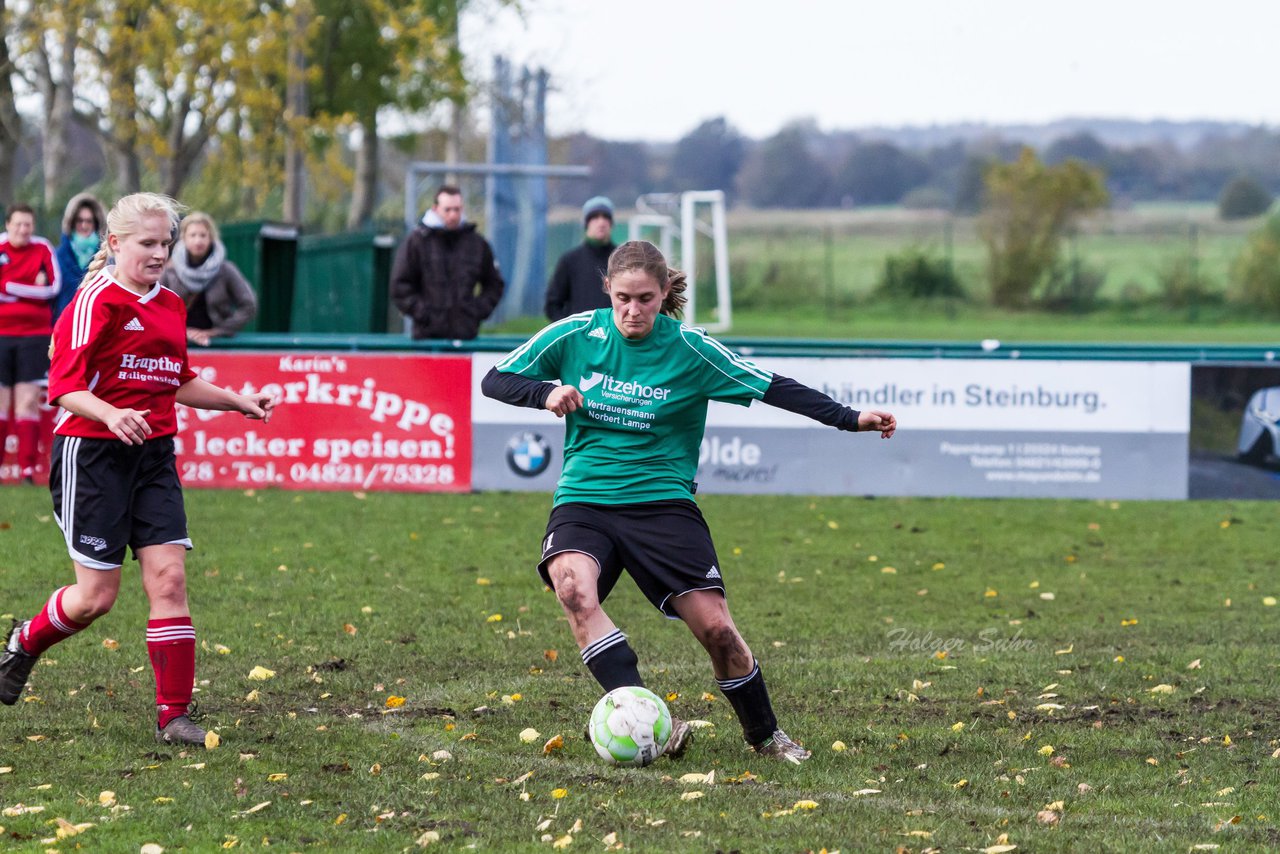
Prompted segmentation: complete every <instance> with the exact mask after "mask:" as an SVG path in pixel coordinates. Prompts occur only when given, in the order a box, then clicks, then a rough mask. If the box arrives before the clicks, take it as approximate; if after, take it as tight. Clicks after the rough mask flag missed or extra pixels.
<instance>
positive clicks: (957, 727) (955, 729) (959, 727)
mask: <svg viewBox="0 0 1280 854" xmlns="http://www.w3.org/2000/svg"><path fill="white" fill-rule="evenodd" d="M962 729H964V721H956V722H955V723H953V724H952V725H951V731H952V732H959V731H960V730H962Z"/></svg>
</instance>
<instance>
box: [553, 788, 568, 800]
mask: <svg viewBox="0 0 1280 854" xmlns="http://www.w3.org/2000/svg"><path fill="white" fill-rule="evenodd" d="M567 794H569V790H568V789H552V790H551V797H553V798H555V799H556V800H560V799H561V798H563V797H564V796H565V795H567Z"/></svg>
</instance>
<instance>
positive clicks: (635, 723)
mask: <svg viewBox="0 0 1280 854" xmlns="http://www.w3.org/2000/svg"><path fill="white" fill-rule="evenodd" d="M587 732H588V733H589V734H590V736H591V744H592V745H593V746H594V747H595V749H596V753H599V754H600V758H601V759H603V760H604V761H606V762H608V763H609V764H611V765H634V766H636V767H640V766H643V765H648V764H649V763H650V762H652V761H653V760H655V759H657V758H658V756H659V755H661V753H662V749H663V748H664V747H666V746H667V740H668V739H669V738H671V711H670V710H669V709H668V708H667V704H666V703H664V702H663V701H662V698H661V697H659V696H658V695H657V694H655V693H653V692H652V691H650V690H649V689H648V688H641V687H639V686H629V687H626V688H614V689H613V690H612V691H610V692H609V693H608V694H605V695H604V696H603V697H601V698H600V702H598V703H596V707H595V709H593V710H592V712H591V722H590V724H588V726H587Z"/></svg>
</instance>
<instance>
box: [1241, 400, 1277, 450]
mask: <svg viewBox="0 0 1280 854" xmlns="http://www.w3.org/2000/svg"><path fill="white" fill-rule="evenodd" d="M1236 454H1237V455H1239V457H1240V459H1242V460H1244V461H1245V462H1248V463H1253V464H1254V465H1261V464H1263V463H1266V462H1267V461H1268V459H1270V458H1271V457H1275V456H1280V386H1272V387H1271V388H1263V389H1258V390H1257V391H1256V392H1254V394H1253V397H1251V398H1249V405H1248V406H1246V407H1245V408H1244V418H1243V420H1241V422H1240V442H1239V444H1238V445H1237V446H1236Z"/></svg>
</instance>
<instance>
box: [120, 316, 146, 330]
mask: <svg viewBox="0 0 1280 854" xmlns="http://www.w3.org/2000/svg"><path fill="white" fill-rule="evenodd" d="M124 329H125V331H126V332H145V331H146V330H145V329H143V327H142V324H141V323H140V322H139V321H138V318H136V317H135V318H134V319H133V320H130V321H129V322H128V323H126V324H125V325H124Z"/></svg>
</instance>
